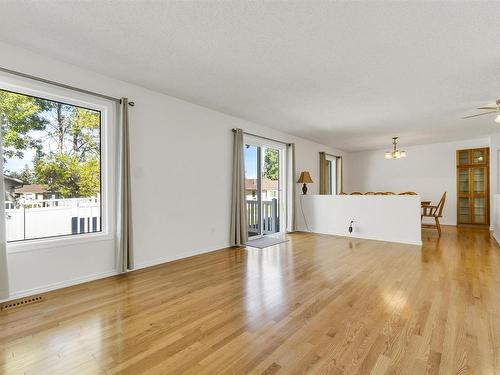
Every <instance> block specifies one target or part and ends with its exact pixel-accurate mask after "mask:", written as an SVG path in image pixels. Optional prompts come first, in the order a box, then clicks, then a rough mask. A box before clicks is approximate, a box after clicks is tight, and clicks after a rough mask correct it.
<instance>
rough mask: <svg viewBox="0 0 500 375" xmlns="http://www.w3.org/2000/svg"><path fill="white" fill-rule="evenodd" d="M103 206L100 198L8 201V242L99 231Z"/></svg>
mask: <svg viewBox="0 0 500 375" xmlns="http://www.w3.org/2000/svg"><path fill="white" fill-rule="evenodd" d="M100 207H101V205H100V201H99V198H69V199H46V200H25V201H19V202H16V203H15V204H12V202H6V205H5V208H6V209H5V216H6V218H5V219H6V220H5V222H6V228H5V229H6V237H7V241H19V240H25V239H33V238H43V237H53V236H61V235H67V234H78V233H89V232H98V231H100V230H101V208H100Z"/></svg>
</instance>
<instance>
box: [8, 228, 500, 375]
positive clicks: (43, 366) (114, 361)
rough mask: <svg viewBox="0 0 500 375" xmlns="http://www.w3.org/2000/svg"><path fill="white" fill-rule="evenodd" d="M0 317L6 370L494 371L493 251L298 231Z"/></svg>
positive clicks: (497, 332)
mask: <svg viewBox="0 0 500 375" xmlns="http://www.w3.org/2000/svg"><path fill="white" fill-rule="evenodd" d="M289 238H290V242H287V243H283V244H280V245H277V246H274V247H272V248H268V249H264V250H257V249H248V250H245V249H237V250H235V249H224V250H220V251H217V252H213V253H209V254H204V255H200V256H196V257H193V258H189V259H184V260H180V261H176V262H172V263H168V264H164V265H160V266H156V267H154V268H149V269H145V270H140V271H136V272H133V273H131V274H128V275H126V276H120V277H113V278H108V279H104V280H100V281H96V282H91V283H87V284H83V285H79V286H75V287H70V288H67V289H63V290H60V291H57V292H52V293H48V294H46V296H45V298H46V300H45V301H44V302H42V303H39V304H35V305H31V306H25V307H23V308H20V309H17V310H11V311H8V312H7V311H5V312H3V313H0V350H1V352H0V372H1V373H5V374H24V373H28V374H52V375H53V374H102V373H104V374H181V373H186V374H197V375H198V374H245V373H252V374H275V373H278V374H295V373H313V374H316V373H318V374H327V373H330V374H341V373H342V374H344V373H346V374H354V373H359V374H395V373H397V374H423V373H430V374H437V373H440V374H465V373H469V374H499V373H500V248H499V247H498V245H497V244H496V243H495V241H494V240H493V239H491V238H490V236H489V233H488V231H486V230H476V229H459V230H457V229H455V228H450V227H447V228H444V229H443V236H442V237H441V239H440V240H438V239H437V235H436V233H435V231H424V246H423V247H422V248H420V247H418V246H410V245H401V244H394V243H385V242H375V241H366V240H354V239H353V240H349V239H346V238H336V237H332V236H322V235H314V234H308V233H297V234H293V235H291V236H289Z"/></svg>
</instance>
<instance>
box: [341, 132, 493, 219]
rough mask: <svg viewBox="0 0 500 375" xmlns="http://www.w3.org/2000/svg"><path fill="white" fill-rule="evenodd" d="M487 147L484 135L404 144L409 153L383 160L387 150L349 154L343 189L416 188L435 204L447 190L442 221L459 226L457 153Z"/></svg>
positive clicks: (394, 190)
mask: <svg viewBox="0 0 500 375" xmlns="http://www.w3.org/2000/svg"><path fill="white" fill-rule="evenodd" d="M499 144H500V143H499ZM488 146H489V139H488V138H484V139H474V140H467V141H458V142H449V143H435V144H428V145H420V146H412V147H401V148H402V149H405V150H406V151H407V154H408V156H407V157H406V158H404V159H397V160H386V159H384V151H385V150H378V151H364V152H352V153H348V154H347V155H346V156H345V157H344V158H345V159H346V164H347V165H348V168H346V169H345V172H344V176H345V180H344V191H345V192H352V191H361V192H366V191H393V192H396V193H397V192H403V191H415V192H417V193H418V194H419V195H420V196H421V198H422V200H430V201H432V202H434V203H437V202H438V201H439V199H440V197H441V195H442V194H443V192H445V191H446V192H447V199H446V205H445V208H444V216H443V220H442V221H441V222H442V223H443V224H450V225H456V221H457V206H456V202H457V195H456V190H457V189H456V153H455V152H456V150H460V149H467V148H474V147H488ZM389 148H390V147H388V149H389ZM492 177H493V176H492Z"/></svg>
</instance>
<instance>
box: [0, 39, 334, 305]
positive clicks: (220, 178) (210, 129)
mask: <svg viewBox="0 0 500 375" xmlns="http://www.w3.org/2000/svg"><path fill="white" fill-rule="evenodd" d="M0 66H2V67H4V68H8V69H12V70H17V71H20V72H23V73H27V74H31V75H34V76H39V77H43V78H46V79H49V80H53V81H57V82H61V83H65V84H68V85H72V86H75V87H79V88H83V89H87V90H91V91H95V92H99V93H102V94H106V95H109V96H114V97H122V96H126V97H128V98H129V99H130V100H131V101H134V102H135V103H136V105H135V107H133V108H131V110H130V124H131V125H130V126H131V128H130V133H131V134H130V137H131V143H132V144H131V168H132V199H133V221H134V223H133V224H134V248H135V252H136V254H135V261H136V264H137V268H141V267H146V266H150V265H154V264H158V263H162V262H166V261H169V260H174V259H178V258H183V257H186V256H190V255H194V254H196V253H201V252H207V251H211V250H215V249H219V248H223V247H226V246H228V244H229V212H230V192H231V165H232V147H233V144H232V139H233V133H232V132H231V129H232V128H243V129H244V130H246V131H248V132H251V133H254V134H258V135H262V136H265V137H270V138H275V139H279V140H282V141H285V142H290V143H292V142H293V143H295V145H296V171H295V173H296V175H298V173H299V172H300V171H302V170H308V171H309V172H310V173H311V176H312V178H313V180H314V181H315V183H314V184H310V185H309V189H310V190H309V191H310V192H311V194H317V193H318V182H319V161H318V160H319V159H318V153H319V152H320V151H325V152H328V153H331V154H336V155H343V153H342V152H341V151H339V150H334V149H332V148H330V147H327V146H324V145H320V144H318V143H315V142H312V141H309V140H306V139H303V138H298V137H294V136H291V135H288V134H285V133H281V132H278V131H275V130H273V129H271V128H268V127H265V126H261V125H258V124H255V123H252V122H248V121H245V120H242V119H239V118H235V117H233V116H230V115H227V114H224V113H221V112H217V111H214V110H211V109H207V108H205V107H201V106H198V105H194V104H191V103H189V102H186V101H183V100H179V99H176V98H173V97H170V96H167V95H164V94H161V93H158V92H154V91H151V90H148V89H145V88H142V87H139V86H136V85H134V84H130V83H126V82H123V81H119V80H115V79H112V78H109V77H106V76H102V75H99V74H97V73H94V72H91V71H88V70H85V69H82V68H79V67H76V66H74V65H69V64H66V63H64V62H60V61H56V60H53V59H50V58H47V57H44V56H41V55H39V54H35V53H32V52H30V51H27V50H23V49H19V48H17V47H14V46H11V45H7V44H5V43H0ZM131 79H133V77H131ZM296 178H297V176H296ZM299 192H300V186H298V187H297V194H298V193H299ZM9 266H10V270H9V271H10V272H9V275H10V278H11V280H10V281H11V293H12V295H13V296H15V297H18V296H21V295H26V294H29V293H34V292H40V291H45V290H48V289H52V288H56V287H59V286H65V285H70V284H73V283H77V282H81V281H85V280H89V279H93V278H97V277H103V276H107V275H109V274H112V273H113V272H114V241H110V240H107V241H103V242H102V243H96V242H90V243H81V244H75V245H74V246H60V245H57V244H56V243H55V242H54V243H49V244H48V245H47V246H46V247H44V248H37V249H32V250H31V251H29V252H10V253H9Z"/></svg>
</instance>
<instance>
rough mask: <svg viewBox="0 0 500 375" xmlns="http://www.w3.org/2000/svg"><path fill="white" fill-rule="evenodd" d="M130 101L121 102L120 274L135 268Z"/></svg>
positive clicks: (118, 217)
mask: <svg viewBox="0 0 500 375" xmlns="http://www.w3.org/2000/svg"><path fill="white" fill-rule="evenodd" d="M128 107H129V106H128V99H127V98H122V100H121V116H120V129H119V132H120V142H119V153H120V155H119V164H120V168H119V170H120V175H119V183H118V202H117V206H118V215H117V232H118V241H117V242H118V251H117V257H118V258H117V270H118V272H120V273H123V272H127V270H132V269H133V268H134V249H133V237H132V200H131V191H130V136H129V115H128Z"/></svg>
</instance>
